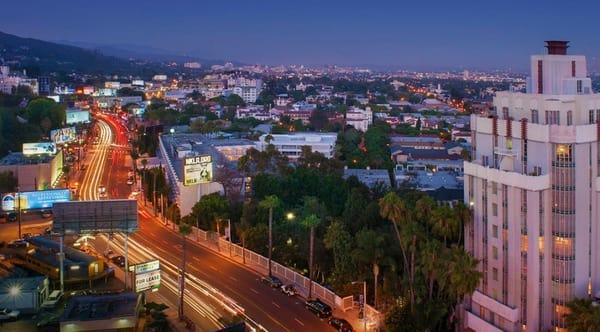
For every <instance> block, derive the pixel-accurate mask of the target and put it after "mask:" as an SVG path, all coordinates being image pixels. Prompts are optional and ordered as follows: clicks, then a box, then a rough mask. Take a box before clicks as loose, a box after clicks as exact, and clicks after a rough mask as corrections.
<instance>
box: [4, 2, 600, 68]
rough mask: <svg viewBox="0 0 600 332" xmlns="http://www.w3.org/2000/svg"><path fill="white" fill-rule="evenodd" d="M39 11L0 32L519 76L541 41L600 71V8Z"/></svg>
mask: <svg viewBox="0 0 600 332" xmlns="http://www.w3.org/2000/svg"><path fill="white" fill-rule="evenodd" d="M33 3H35V5H34V4H33ZM33 3H32V2H31V1H5V2H3V10H2V12H0V22H1V23H0V30H1V31H3V32H7V33H11V34H16V35H19V36H24V37H32V38H39V39H44V40H50V41H59V40H68V41H76V42H89V43H96V44H102V45H119V44H128V45H142V46H147V47H154V48H160V49H165V50H168V51H170V52H172V53H174V54H186V55H193V56H197V57H200V58H204V59H223V60H235V61H240V62H245V63H261V64H291V63H296V64H339V65H377V66H394V67H400V68H406V69H449V68H457V69H458V68H471V69H477V68H500V69H506V68H509V67H510V68H513V69H516V70H518V69H523V68H526V67H527V60H528V56H529V55H530V54H533V53H541V52H544V49H543V45H544V43H543V41H544V40H546V39H565V40H570V41H571V48H570V49H569V52H570V53H578V54H584V55H587V56H588V61H589V62H590V64H591V66H592V67H595V68H598V67H599V66H598V64H599V61H598V60H596V59H595V58H596V57H598V56H600V33H599V28H598V24H597V15H598V12H599V11H600V3H598V2H597V1H576V2H571V1H511V0H506V1H501V2H496V1H481V0H479V1H470V0H468V1H458V0H457V1H377V0H375V1H326V0H320V1H313V0H303V1H291V0H290V1H281V0H280V1H242V0H230V1H211V2H208V1H178V0H174V1H156V0H147V1H124V0H121V1H114V0H103V1H65V0H57V1H33ZM492 4H496V5H492ZM565 14H566V15H565Z"/></svg>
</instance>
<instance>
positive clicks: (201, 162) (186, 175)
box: [183, 155, 213, 186]
mask: <svg viewBox="0 0 600 332" xmlns="http://www.w3.org/2000/svg"><path fill="white" fill-rule="evenodd" d="M212 177H213V167H212V157H211V156H210V155H204V156H195V157H186V158H184V159H183V185H184V186H193V185H196V184H200V183H209V182H212Z"/></svg>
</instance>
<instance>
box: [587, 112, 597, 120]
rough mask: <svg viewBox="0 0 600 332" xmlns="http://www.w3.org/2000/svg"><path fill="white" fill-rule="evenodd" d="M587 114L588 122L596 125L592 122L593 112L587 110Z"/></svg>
mask: <svg viewBox="0 0 600 332" xmlns="http://www.w3.org/2000/svg"><path fill="white" fill-rule="evenodd" d="M588 114H589V115H588V121H589V122H590V123H596V121H594V110H589V112H588Z"/></svg>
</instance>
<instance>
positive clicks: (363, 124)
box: [346, 107, 373, 132]
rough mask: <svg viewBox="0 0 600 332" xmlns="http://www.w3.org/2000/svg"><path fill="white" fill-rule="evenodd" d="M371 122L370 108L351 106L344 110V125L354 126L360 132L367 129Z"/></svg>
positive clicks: (371, 113)
mask: <svg viewBox="0 0 600 332" xmlns="http://www.w3.org/2000/svg"><path fill="white" fill-rule="evenodd" d="M372 124H373V112H372V111H371V108H369V107H367V108H366V109H364V110H363V109H361V108H357V107H352V108H350V109H349V110H348V111H347V112H346V125H348V126H352V127H354V128H355V129H356V130H360V131H362V132H365V131H367V129H369V126H370V125H372Z"/></svg>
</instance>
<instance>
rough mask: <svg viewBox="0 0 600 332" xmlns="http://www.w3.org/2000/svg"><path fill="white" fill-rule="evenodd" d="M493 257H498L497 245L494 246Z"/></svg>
mask: <svg viewBox="0 0 600 332" xmlns="http://www.w3.org/2000/svg"><path fill="white" fill-rule="evenodd" d="M492 257H494V259H498V247H496V246H492Z"/></svg>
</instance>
